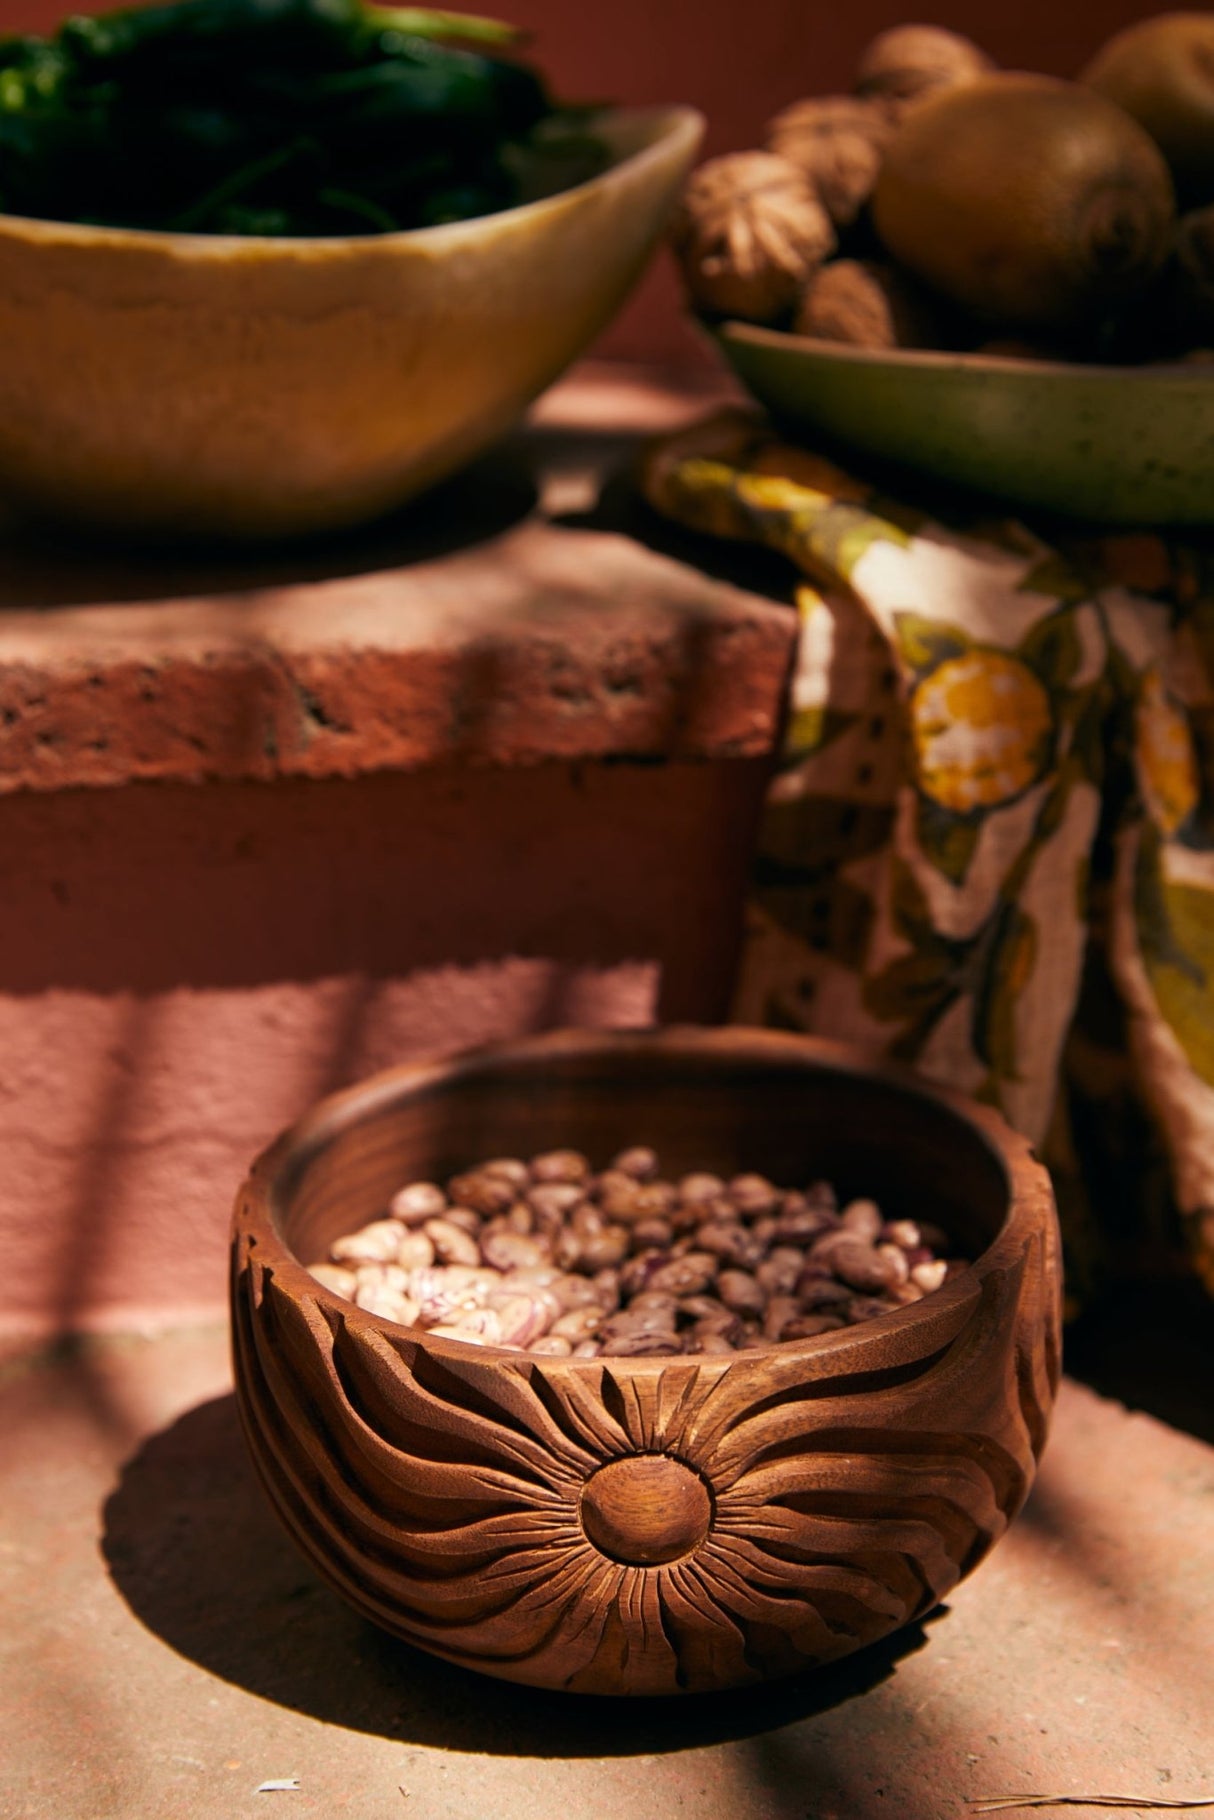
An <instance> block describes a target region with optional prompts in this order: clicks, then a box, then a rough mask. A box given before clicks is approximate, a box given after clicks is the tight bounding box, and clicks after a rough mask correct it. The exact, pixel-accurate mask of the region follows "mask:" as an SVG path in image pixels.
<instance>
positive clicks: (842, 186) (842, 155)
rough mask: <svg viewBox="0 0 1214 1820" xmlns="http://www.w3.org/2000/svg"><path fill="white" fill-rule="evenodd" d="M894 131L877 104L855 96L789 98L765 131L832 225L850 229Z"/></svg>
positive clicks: (771, 145)
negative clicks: (805, 182)
mask: <svg viewBox="0 0 1214 1820" xmlns="http://www.w3.org/2000/svg"><path fill="white" fill-rule="evenodd" d="M892 131H893V127H892V124H891V122H890V119H889V116H888V115H887V114H886V113H885V112H884V110H883V109H882V108H881V106H880V105H879V103H877V102H875V101H865V100H863V99H861V98H860V97H859V96H856V95H822V96H817V97H815V98H813V99H811V100H808V101H794V102H793V104H792V106H791V107H786V108H785V109H784V111H783V113H780V114H777V115H776V117H775V119H774V120H773V121H772V122H771V123H770V125H769V126H768V129H767V146H768V150H769V151H772V152H775V153H776V154H777V155H778V156H779V157H781V158H787V159H788V160H789V162H790V163H791V164H795V165H798V166H799V167H800V168H801V170H803V171H804V172H805V174H806V176H807V177H808V178H809V179H810V181H811V182H812V183H813V185H814V188H815V189H816V190H817V192H818V195H819V196H820V197H821V199H822V202H823V205H824V207H825V209H826V212H827V214H828V215H829V216H830V218H831V220H832V221H833V222H834V224H835V226H836V227H841V228H842V227H850V226H851V224H852V222H853V221H854V220H855V219H856V216H857V215H858V214H859V213H860V210H861V209H862V208H863V207H864V205H865V203H866V202H867V201H868V199H869V197H870V196H871V195H872V192H873V185H874V184H875V183H876V181H877V172H878V171H879V170H880V168H881V159H882V156H883V154H884V151H885V147H886V145H887V144H888V143H889V138H890V134H891V132H892Z"/></svg>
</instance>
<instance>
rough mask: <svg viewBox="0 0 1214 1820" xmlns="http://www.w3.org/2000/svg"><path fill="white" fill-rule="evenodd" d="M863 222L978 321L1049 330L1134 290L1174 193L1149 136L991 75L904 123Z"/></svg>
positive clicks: (1091, 98) (930, 103) (1066, 91)
mask: <svg viewBox="0 0 1214 1820" xmlns="http://www.w3.org/2000/svg"><path fill="white" fill-rule="evenodd" d="M872 215H873V221H874V223H875V225H876V229H877V232H878V234H879V235H880V237H881V239H882V241H883V242H884V244H885V246H886V248H887V249H888V251H889V252H890V253H892V254H893V256H894V258H895V259H898V260H900V261H901V262H902V264H903V265H905V266H906V267H908V269H909V270H910V271H912V272H914V273H915V274H916V276H917V277H919V278H920V279H922V280H923V281H924V282H925V283H926V284H928V285H930V286H932V287H933V288H934V289H936V290H937V291H939V292H940V293H942V294H943V295H944V296H945V297H947V298H949V299H950V300H951V301H952V302H954V303H956V304H959V305H960V306H961V307H962V308H963V309H966V310H968V311H970V312H972V314H973V315H974V316H976V317H977V318H978V319H979V320H980V321H983V322H986V323H990V324H993V325H995V326H997V327H1001V328H1007V329H1020V330H1029V331H1038V330H1044V331H1046V332H1047V333H1049V332H1051V331H1058V330H1067V329H1073V328H1075V327H1077V326H1079V325H1082V324H1083V323H1084V322H1085V321H1088V320H1092V319H1096V318H1099V317H1101V316H1103V315H1106V314H1108V313H1109V312H1110V311H1111V310H1112V309H1113V308H1115V307H1116V305H1117V304H1118V303H1120V302H1121V301H1122V300H1124V299H1126V298H1129V297H1132V296H1134V295H1135V294H1136V293H1137V292H1139V291H1141V290H1142V289H1143V288H1144V287H1145V285H1146V284H1147V283H1148V282H1149V280H1150V279H1151V277H1152V275H1153V274H1154V272H1155V271H1156V269H1157V268H1158V266H1159V265H1160V263H1161V262H1162V260H1163V258H1164V256H1165V254H1166V252H1167V250H1168V246H1169V243H1170V239H1171V234H1172V229H1173V226H1174V222H1175V197H1174V193H1173V189H1172V181H1171V178H1170V176H1169V173H1168V167H1167V165H1166V164H1165V162H1164V159H1163V156H1162V154H1161V153H1160V151H1159V148H1158V147H1157V146H1156V144H1155V142H1154V140H1153V139H1152V138H1151V137H1150V136H1149V134H1147V133H1146V132H1145V131H1144V129H1143V128H1142V127H1141V126H1139V124H1138V123H1137V121H1135V120H1132V119H1131V118H1130V116H1129V115H1128V114H1126V113H1124V112H1123V111H1122V109H1121V108H1119V107H1117V106H1115V105H1114V103H1113V102H1111V101H1108V100H1106V99H1105V97H1104V96H1103V95H1098V94H1096V93H1095V92H1094V91H1093V90H1092V89H1090V88H1085V87H1081V86H1080V85H1079V84H1078V83H1074V82H1062V81H1059V80H1058V79H1057V78H1055V77H1052V76H1037V75H1027V74H1020V73H1006V72H1001V73H998V74H992V75H988V76H981V77H979V78H977V79H976V80H974V81H972V82H968V83H966V84H964V85H959V86H957V87H953V88H948V89H944V90H942V91H941V92H939V93H938V94H935V95H932V96H930V97H929V98H927V99H926V100H924V101H922V102H920V104H919V105H918V107H916V108H914V109H913V110H912V111H911V112H910V113H908V114H907V116H906V118H905V119H904V121H903V122H902V124H901V126H900V127H899V128H898V131H897V132H896V133H895V135H894V137H893V139H892V141H891V142H890V145H889V147H888V148H887V150H886V154H885V159H884V162H883V164H882V167H881V172H880V175H879V176H878V179H877V185H876V189H875V191H874V194H873V199H872Z"/></svg>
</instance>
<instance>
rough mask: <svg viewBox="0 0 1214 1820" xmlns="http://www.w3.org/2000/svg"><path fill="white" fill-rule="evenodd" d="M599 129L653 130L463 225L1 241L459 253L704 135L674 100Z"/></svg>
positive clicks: (20, 234) (235, 259)
mask: <svg viewBox="0 0 1214 1820" xmlns="http://www.w3.org/2000/svg"><path fill="white" fill-rule="evenodd" d="M595 120H596V122H597V123H598V124H599V126H600V129H601V130H602V131H603V132H604V133H605V134H606V135H608V136H611V135H613V134H614V135H619V134H623V135H625V136H627V134H628V133H630V132H636V133H639V132H643V131H644V130H645V129H646V127H647V126H648V127H650V128H651V129H652V136H651V137H649V138H648V139H647V140H646V141H645V143H644V144H642V145H638V146H636V147H635V148H634V149H633V150H631V151H627V150H625V151H623V152H619V153H617V154H616V155H614V156H613V157H612V160H611V163H610V164H608V165H607V167H606V169H605V170H601V171H597V172H596V173H595V175H594V176H593V177H587V178H586V179H585V180H584V181H583V182H582V183H573V184H570V185H569V187H568V188H567V189H563V190H557V191H555V192H554V194H552V195H551V196H540V197H538V198H536V200H535V201H533V202H520V203H516V204H515V206H514V207H513V208H508V209H498V210H496V211H495V212H494V213H493V214H491V215H473V216H470V217H469V219H468V220H466V221H449V222H444V223H443V224H442V225H441V226H439V227H425V228H401V229H399V230H397V231H396V232H393V233H385V234H375V233H368V234H326V235H306V234H295V235H289V234H283V235H266V234H187V233H174V232H171V231H168V230H166V229H163V228H133V227H104V226H95V225H91V224H90V223H88V222H84V221H55V220H47V219H44V218H43V217H41V216H37V215H9V214H5V213H4V212H3V211H0V240H3V241H7V242H9V243H14V242H15V243H18V244H24V245H25V246H27V247H29V248H31V249H32V248H38V249H41V248H47V247H49V248H63V247H73V248H76V249H87V248H90V247H92V248H104V249H106V250H107V251H109V252H118V251H121V250H123V249H130V250H132V251H136V252H148V251H155V252H160V253H164V254H167V255H170V256H172V257H175V258H178V259H189V260H209V261H213V262H220V261H226V262H228V263H230V264H233V265H238V266H239V265H242V264H245V263H249V262H256V263H259V264H261V263H264V262H266V261H267V260H273V259H274V257H275V254H276V253H281V254H282V256H283V260H284V262H297V261H298V260H299V258H300V256H301V254H306V255H308V256H310V257H311V258H312V259H313V260H315V261H316V262H317V263H318V264H319V263H330V262H332V261H334V260H337V259H340V258H342V257H347V256H349V255H351V254H357V255H365V254H366V253H367V252H368V250H370V249H382V250H383V251H384V252H385V253H386V252H391V251H393V250H395V249H398V248H410V249H411V248H417V249H418V250H419V251H421V252H427V251H429V252H434V253H441V252H443V251H447V250H453V251H458V250H459V248H460V247H462V246H466V245H467V244H468V243H469V242H470V241H474V242H475V241H482V240H484V239H485V238H487V237H491V236H492V234H493V233H494V232H495V231H509V228H510V227H511V226H512V225H516V224H519V223H525V222H526V221H528V220H531V221H536V222H538V221H542V220H543V219H544V218H545V216H548V215H552V214H554V213H556V212H558V211H559V210H560V209H561V207H562V206H568V203H569V199H570V198H573V197H580V196H582V195H584V194H587V193H593V192H597V191H599V190H602V189H604V188H609V187H611V186H612V185H613V184H614V183H615V182H617V181H618V180H619V179H620V178H621V177H622V176H623V175H624V174H625V173H628V174H629V175H632V174H635V172H636V171H638V170H640V169H643V168H644V166H645V165H646V164H653V163H659V162H662V161H664V159H665V158H666V157H667V156H668V155H669V153H670V151H671V149H672V147H673V148H676V149H677V148H678V147H679V146H680V145H682V144H685V145H686V147H687V149H688V150H689V151H694V149H695V147H696V146H697V145H698V144H699V142H700V139H701V137H702V134H703V131H704V126H705V118H704V115H703V114H702V113H700V112H699V110H698V109H696V108H694V107H687V106H684V105H682V104H680V103H670V104H667V105H661V104H655V105H651V106H646V107H605V108H603V109H601V110H600V111H599V113H598V114H597V115H596V116H595Z"/></svg>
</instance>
